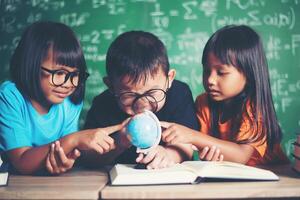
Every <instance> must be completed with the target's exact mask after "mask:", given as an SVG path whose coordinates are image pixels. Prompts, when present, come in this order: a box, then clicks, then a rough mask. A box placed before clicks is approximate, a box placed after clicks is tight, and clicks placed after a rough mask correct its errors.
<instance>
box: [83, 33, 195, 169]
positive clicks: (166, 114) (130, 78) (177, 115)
mask: <svg viewBox="0 0 300 200" xmlns="http://www.w3.org/2000/svg"><path fill="white" fill-rule="evenodd" d="M106 71H107V77H105V78H104V82H105V84H106V85H107V86H108V88H109V89H108V90H106V91H104V92H103V93H101V94H100V95H98V96H96V97H95V98H94V100H93V104H92V107H91V108H90V110H89V111H88V114H87V119H86V124H85V128H88V129H90V128H97V127H106V126H110V125H113V124H117V123H120V122H122V121H123V120H125V119H126V118H128V117H130V116H132V115H134V114H135V113H138V112H140V111H142V110H144V109H148V110H151V111H153V112H154V113H155V114H156V116H157V117H158V119H159V120H161V121H168V122H175V123H178V124H182V125H184V126H187V127H189V128H192V129H195V130H199V123H198V120H197V118H196V113H195V108H194V101H193V97H192V93H191V91H190V89H189V87H188V85H187V84H185V83H182V82H180V81H177V80H174V78H175V74H176V71H175V70H174V69H170V66H169V61H168V57H167V51H166V48H165V46H164V44H163V43H162V42H161V41H160V40H159V39H158V38H157V37H156V36H155V35H153V34H151V33H149V32H143V31H129V32H125V33H123V34H121V35H119V36H118V37H117V38H116V39H115V40H114V41H113V42H112V44H111V46H110V47H109V49H108V52H107V57H106ZM120 135H122V134H117V133H115V134H113V135H112V137H113V138H114V139H115V143H116V144H117V145H116V149H114V150H112V151H110V152H108V153H106V154H104V155H100V156H98V157H101V158H100V160H101V164H112V162H117V163H135V162H136V161H137V162H142V163H145V164H147V165H148V168H162V167H166V166H169V165H170V164H172V163H178V162H182V161H183V160H186V159H188V158H190V157H191V154H192V151H191V148H190V147H189V146H185V145H176V146H167V145H166V144H164V143H161V144H160V145H159V147H158V148H156V150H154V152H152V153H148V154H147V155H146V156H145V158H138V159H137V156H138V155H137V153H136V148H135V147H133V146H130V144H129V143H128V142H127V144H126V142H125V143H124V140H123V139H124V138H122V137H120ZM149 166H150V167H149Z"/></svg>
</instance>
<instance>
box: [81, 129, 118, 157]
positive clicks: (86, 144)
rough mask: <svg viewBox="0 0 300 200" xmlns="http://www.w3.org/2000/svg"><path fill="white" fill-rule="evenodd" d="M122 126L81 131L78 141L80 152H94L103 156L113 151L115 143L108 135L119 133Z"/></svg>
mask: <svg viewBox="0 0 300 200" xmlns="http://www.w3.org/2000/svg"><path fill="white" fill-rule="evenodd" d="M123 127H124V124H123V123H122V124H118V125H114V126H109V127H106V128H96V129H89V130H85V131H83V133H81V134H80V138H79V139H78V142H79V144H78V148H79V149H80V150H95V151H96V152H98V153H99V154H104V153H107V152H109V151H111V150H112V149H115V142H114V139H113V138H112V137H110V136H109V135H110V134H112V133H114V132H116V131H120V130H121V129H122V128H123Z"/></svg>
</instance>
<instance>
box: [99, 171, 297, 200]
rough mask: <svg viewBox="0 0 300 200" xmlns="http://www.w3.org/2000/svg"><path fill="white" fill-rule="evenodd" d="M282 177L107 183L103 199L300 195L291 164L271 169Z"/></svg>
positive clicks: (288, 196)
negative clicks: (241, 180)
mask: <svg viewBox="0 0 300 200" xmlns="http://www.w3.org/2000/svg"><path fill="white" fill-rule="evenodd" d="M272 171H274V172H275V173H276V174H277V175H278V176H279V178H280V180H279V181H263V182H210V183H209V182H206V183H200V184H197V185H156V186H106V187H105V188H104V189H103V190H102V191H101V198H102V199H129V198H134V199H142V198H143V199H162V198H166V199H190V198H193V199H195V198H197V199H217V198H222V199H224V198H230V199H231V198H277V197H285V198H290V197H298V198H299V197H300V176H299V175H297V174H296V173H295V172H294V171H293V170H292V169H291V166H280V167H279V166H277V167H274V169H272Z"/></svg>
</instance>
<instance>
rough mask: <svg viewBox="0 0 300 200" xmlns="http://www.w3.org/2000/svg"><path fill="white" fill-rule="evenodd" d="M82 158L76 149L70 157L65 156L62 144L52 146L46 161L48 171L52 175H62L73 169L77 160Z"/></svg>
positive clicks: (57, 143)
mask: <svg viewBox="0 0 300 200" xmlns="http://www.w3.org/2000/svg"><path fill="white" fill-rule="evenodd" d="M79 156H80V152H79V151H78V150H77V149H74V150H73V151H72V152H70V153H69V154H68V155H66V154H65V152H64V150H63V148H61V146H60V142H59V141H56V142H55V143H52V144H51V147H50V152H49V153H48V156H47V159H46V169H47V170H48V172H49V173H51V174H61V173H64V172H66V171H67V170H69V169H71V168H72V167H73V165H74V162H75V160H76V159H77V158H78V157H79Z"/></svg>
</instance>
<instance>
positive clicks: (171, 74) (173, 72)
mask: <svg viewBox="0 0 300 200" xmlns="http://www.w3.org/2000/svg"><path fill="white" fill-rule="evenodd" d="M175 76H176V70H175V69H170V70H169V72H168V78H169V88H170V87H171V86H172V83H173V80H174V79H175Z"/></svg>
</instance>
